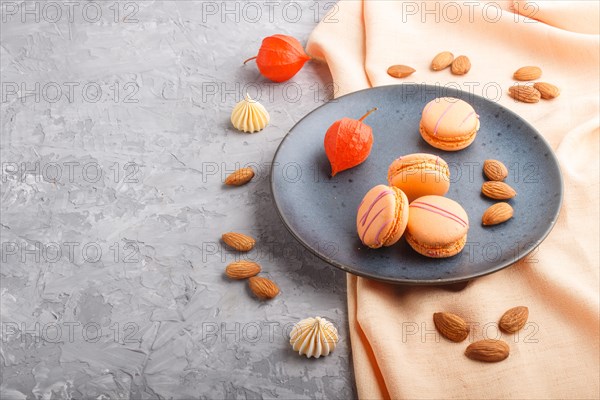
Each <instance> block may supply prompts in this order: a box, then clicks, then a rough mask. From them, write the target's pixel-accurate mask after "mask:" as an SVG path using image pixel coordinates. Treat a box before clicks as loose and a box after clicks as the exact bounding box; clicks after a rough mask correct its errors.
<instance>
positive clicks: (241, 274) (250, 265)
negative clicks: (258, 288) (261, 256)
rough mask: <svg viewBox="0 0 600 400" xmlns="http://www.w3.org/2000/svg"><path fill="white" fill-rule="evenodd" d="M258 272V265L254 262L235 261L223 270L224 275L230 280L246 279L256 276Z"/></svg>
mask: <svg viewBox="0 0 600 400" xmlns="http://www.w3.org/2000/svg"><path fill="white" fill-rule="evenodd" d="M260 270H261V268H260V265H258V264H257V263H255V262H250V261H236V262H232V263H231V264H229V265H228V266H227V268H225V275H227V276H228V277H229V278H231V279H246V278H250V277H252V276H254V275H258V273H259V272H260Z"/></svg>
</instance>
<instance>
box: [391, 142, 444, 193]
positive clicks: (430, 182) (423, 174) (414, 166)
mask: <svg viewBox="0 0 600 400" xmlns="http://www.w3.org/2000/svg"><path fill="white" fill-rule="evenodd" d="M388 183H389V184H390V185H391V186H395V187H397V188H399V189H401V190H402V191H403V192H404V193H405V194H406V196H407V197H408V200H409V201H412V200H415V199H417V198H419V197H422V196H426V195H439V196H443V195H444V194H446V193H447V192H448V189H450V169H449V168H448V164H447V163H446V162H445V161H444V160H443V159H442V158H441V157H439V156H436V155H433V154H427V153H414V154H409V155H406V156H402V157H400V158H398V159H396V160H394V161H393V162H392V163H391V164H390V167H389V168H388Z"/></svg>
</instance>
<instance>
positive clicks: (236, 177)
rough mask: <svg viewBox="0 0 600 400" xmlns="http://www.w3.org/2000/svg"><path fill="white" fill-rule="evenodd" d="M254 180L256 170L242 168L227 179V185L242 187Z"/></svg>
mask: <svg viewBox="0 0 600 400" xmlns="http://www.w3.org/2000/svg"><path fill="white" fill-rule="evenodd" d="M252 178H254V170H252V168H240V169H238V170H237V171H234V172H232V173H231V174H230V175H229V176H228V177H227V178H225V184H226V185H230V186H241V185H245V184H246V183H248V182H250V181H251V180H252Z"/></svg>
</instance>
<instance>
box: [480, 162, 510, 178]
mask: <svg viewBox="0 0 600 400" xmlns="http://www.w3.org/2000/svg"><path fill="white" fill-rule="evenodd" d="M483 173H484V174H485V176H486V177H487V178H488V179H489V180H490V181H503V180H505V179H506V177H507V176H508V169H507V168H506V166H505V165H504V164H502V163H501V162H500V161H498V160H485V161H484V162H483Z"/></svg>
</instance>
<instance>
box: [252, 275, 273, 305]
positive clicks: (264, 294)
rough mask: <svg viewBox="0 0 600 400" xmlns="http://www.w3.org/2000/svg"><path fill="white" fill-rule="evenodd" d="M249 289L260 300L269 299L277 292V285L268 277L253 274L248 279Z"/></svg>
mask: <svg viewBox="0 0 600 400" xmlns="http://www.w3.org/2000/svg"><path fill="white" fill-rule="evenodd" d="M248 285H249V286H250V290H252V293H254V295H255V296H256V297H258V298H259V299H262V300H269V299H272V298H273V297H275V296H277V295H278V294H279V287H278V286H277V285H276V284H275V282H273V281H272V280H270V279H269V278H262V277H260V276H253V277H252V278H250V279H248Z"/></svg>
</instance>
